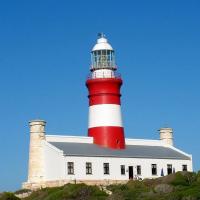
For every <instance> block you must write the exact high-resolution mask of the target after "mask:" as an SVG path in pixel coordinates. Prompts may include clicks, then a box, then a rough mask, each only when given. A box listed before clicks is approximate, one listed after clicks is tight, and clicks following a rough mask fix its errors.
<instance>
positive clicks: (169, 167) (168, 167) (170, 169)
mask: <svg viewBox="0 0 200 200" xmlns="http://www.w3.org/2000/svg"><path fill="white" fill-rule="evenodd" d="M167 174H168V175H169V174H172V165H171V164H168V165H167Z"/></svg>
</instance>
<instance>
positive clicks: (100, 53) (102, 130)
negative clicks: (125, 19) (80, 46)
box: [86, 34, 125, 149]
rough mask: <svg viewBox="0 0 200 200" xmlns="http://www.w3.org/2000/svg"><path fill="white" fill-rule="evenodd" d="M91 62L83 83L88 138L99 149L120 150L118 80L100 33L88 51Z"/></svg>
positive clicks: (122, 145)
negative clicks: (99, 147) (87, 107)
mask: <svg viewBox="0 0 200 200" xmlns="http://www.w3.org/2000/svg"><path fill="white" fill-rule="evenodd" d="M91 62H92V66H91V69H90V71H91V74H90V76H89V78H88V79H87V81H86V86H87V88H88V91H89V95H88V98H89V123H88V136H92V137H93V138H94V143H95V144H98V145H100V146H103V147H108V148H112V149H124V148H125V139H124V128H123V124H122V116H121V102H120V96H121V94H120V87H121V85H122V79H121V77H120V76H119V75H117V74H116V65H115V55H114V50H113V48H112V46H111V45H110V44H109V43H108V41H107V39H106V38H105V36H104V35H103V34H99V38H98V39H97V43H96V44H95V46H94V47H93V49H92V52H91Z"/></svg>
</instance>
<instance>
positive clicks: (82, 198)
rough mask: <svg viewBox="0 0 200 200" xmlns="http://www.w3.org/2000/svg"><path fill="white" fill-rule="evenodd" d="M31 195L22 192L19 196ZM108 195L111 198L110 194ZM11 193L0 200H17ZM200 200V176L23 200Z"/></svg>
mask: <svg viewBox="0 0 200 200" xmlns="http://www.w3.org/2000/svg"><path fill="white" fill-rule="evenodd" d="M23 192H30V191H28V190H19V191H17V192H16V194H21V193H23ZM108 193H109V194H108ZM17 199H19V198H17V197H16V196H15V195H14V194H12V193H1V194H0V200H17ZM73 199H74V200H200V172H198V173H191V172H177V173H176V174H170V175H168V176H165V177H161V178H157V179H145V180H143V181H138V180H135V181H134V180H133V181H129V182H128V183H127V184H118V185H109V186H107V187H106V188H104V187H98V186H88V185H85V184H67V185H64V186H62V187H54V188H44V189H40V190H37V191H34V192H32V194H31V195H30V196H29V197H26V198H24V200H73Z"/></svg>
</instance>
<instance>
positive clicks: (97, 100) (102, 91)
mask: <svg viewBox="0 0 200 200" xmlns="http://www.w3.org/2000/svg"><path fill="white" fill-rule="evenodd" d="M121 85H122V79H121V78H97V79H88V80H87V81H86V86H87V87H88V91H89V95H88V98H89V105H90V106H92V105H97V104H118V105H120V104H121V103H120V96H121V94H120V87H121Z"/></svg>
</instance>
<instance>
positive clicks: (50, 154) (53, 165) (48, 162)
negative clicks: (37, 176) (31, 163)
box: [43, 142, 65, 180]
mask: <svg viewBox="0 0 200 200" xmlns="http://www.w3.org/2000/svg"><path fill="white" fill-rule="evenodd" d="M43 147H44V148H43V149H44V180H58V179H63V177H64V172H65V158H64V156H63V152H62V151H60V150H59V149H57V148H55V147H54V146H53V145H51V144H49V143H47V142H44V143H43Z"/></svg>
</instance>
